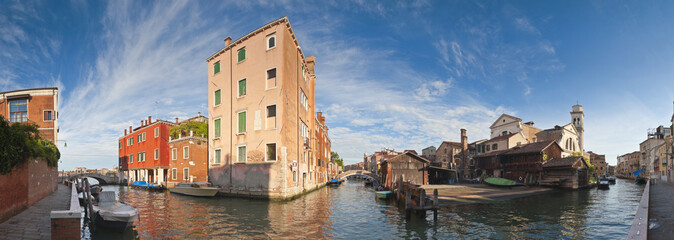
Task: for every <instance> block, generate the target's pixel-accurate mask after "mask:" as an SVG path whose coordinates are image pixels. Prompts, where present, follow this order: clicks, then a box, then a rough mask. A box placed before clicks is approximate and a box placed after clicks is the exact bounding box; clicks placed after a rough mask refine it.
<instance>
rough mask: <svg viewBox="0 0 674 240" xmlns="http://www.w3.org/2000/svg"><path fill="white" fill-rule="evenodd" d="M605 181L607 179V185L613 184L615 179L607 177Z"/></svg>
mask: <svg viewBox="0 0 674 240" xmlns="http://www.w3.org/2000/svg"><path fill="white" fill-rule="evenodd" d="M607 179H608V183H612V184H615V177H613V176H611V177H608V178H607Z"/></svg>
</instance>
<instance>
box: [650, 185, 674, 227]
mask: <svg viewBox="0 0 674 240" xmlns="http://www.w3.org/2000/svg"><path fill="white" fill-rule="evenodd" d="M672 199H674V186H673V185H671V184H669V183H667V182H665V181H658V183H657V184H652V185H651V192H650V205H649V208H648V218H649V224H648V225H649V228H651V229H649V230H648V239H671V238H672V236H674V204H672Z"/></svg>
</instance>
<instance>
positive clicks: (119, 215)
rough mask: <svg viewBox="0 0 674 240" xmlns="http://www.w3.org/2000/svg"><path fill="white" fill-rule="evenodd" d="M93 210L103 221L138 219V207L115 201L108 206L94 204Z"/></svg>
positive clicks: (132, 220)
mask: <svg viewBox="0 0 674 240" xmlns="http://www.w3.org/2000/svg"><path fill="white" fill-rule="evenodd" d="M94 211H98V214H99V215H100V216H101V217H102V218H103V220H105V221H117V222H134V221H136V220H138V209H136V208H135V207H133V206H131V205H128V204H124V203H119V202H116V203H114V204H112V205H109V206H94Z"/></svg>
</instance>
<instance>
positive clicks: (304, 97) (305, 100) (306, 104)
mask: <svg viewBox="0 0 674 240" xmlns="http://www.w3.org/2000/svg"><path fill="white" fill-rule="evenodd" d="M300 104H302V106H303V107H304V109H305V110H308V109H309V99H308V98H307V95H306V94H304V91H303V90H300Z"/></svg>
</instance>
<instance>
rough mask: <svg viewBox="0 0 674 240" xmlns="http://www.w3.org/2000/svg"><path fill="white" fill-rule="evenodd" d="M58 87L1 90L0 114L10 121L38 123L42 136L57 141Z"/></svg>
mask: <svg viewBox="0 0 674 240" xmlns="http://www.w3.org/2000/svg"><path fill="white" fill-rule="evenodd" d="M57 106H58V88H34V89H24V90H16V91H9V92H0V115H2V116H3V117H4V118H5V119H7V120H8V121H9V122H10V123H15V122H21V123H34V124H37V126H38V130H40V136H42V138H44V139H47V140H50V141H53V142H54V143H56V140H57V134H58V124H57V116H58V111H57V110H58V109H57Z"/></svg>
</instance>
